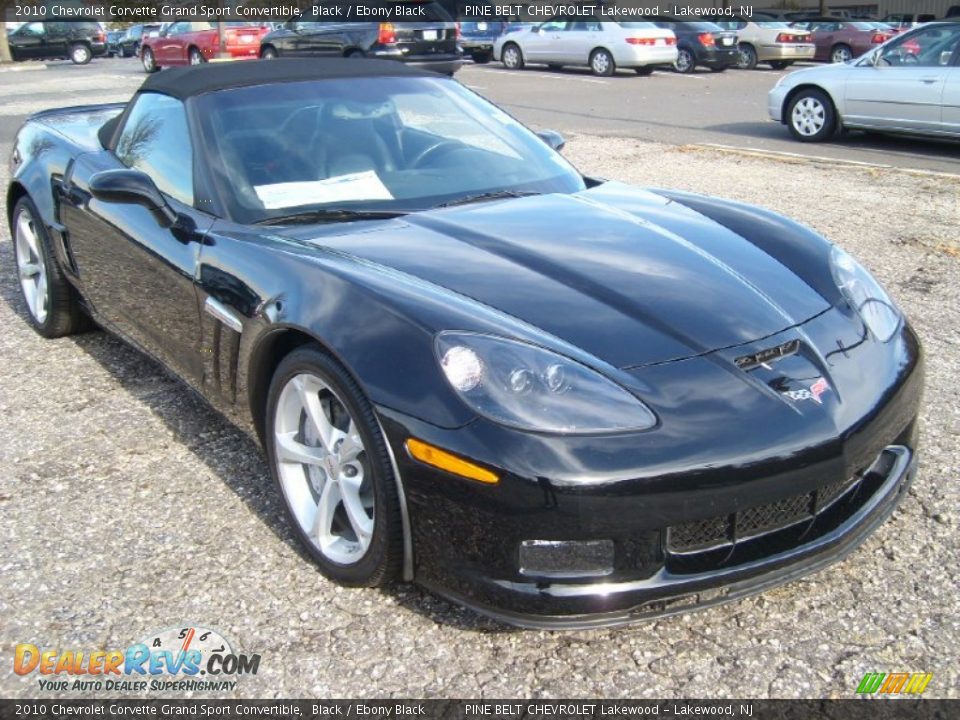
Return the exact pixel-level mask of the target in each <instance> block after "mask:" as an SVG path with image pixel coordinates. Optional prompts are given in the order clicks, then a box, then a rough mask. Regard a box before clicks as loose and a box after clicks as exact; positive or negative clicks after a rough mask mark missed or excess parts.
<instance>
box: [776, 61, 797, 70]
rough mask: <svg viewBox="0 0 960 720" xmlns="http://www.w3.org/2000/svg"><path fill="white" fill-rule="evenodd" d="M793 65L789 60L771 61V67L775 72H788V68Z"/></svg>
mask: <svg viewBox="0 0 960 720" xmlns="http://www.w3.org/2000/svg"><path fill="white" fill-rule="evenodd" d="M791 65H793V63H792V62H790V61H789V60H771V61H770V67H772V68H773V69H774V70H786V69H787V68H788V67H790V66H791Z"/></svg>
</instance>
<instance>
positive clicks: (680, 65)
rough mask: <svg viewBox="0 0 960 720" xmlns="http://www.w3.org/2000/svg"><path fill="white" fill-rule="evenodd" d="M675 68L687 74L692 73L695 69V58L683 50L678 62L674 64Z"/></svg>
mask: <svg viewBox="0 0 960 720" xmlns="http://www.w3.org/2000/svg"><path fill="white" fill-rule="evenodd" d="M674 67H676V68H677V70H678V71H680V72H682V73H685V72H690V70H691V69H692V67H693V56H692V55H691V54H690V51H689V50H681V51H680V53H679V54H678V55H677V61H676V62H675V63H674Z"/></svg>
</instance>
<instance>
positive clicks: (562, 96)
mask: <svg viewBox="0 0 960 720" xmlns="http://www.w3.org/2000/svg"><path fill="white" fill-rule="evenodd" d="M811 66H812V65H811ZM802 67H804V66H803V65H798V66H796V67H794V68H790V69H789V70H783V71H777V70H770V69H766V68H765V66H761V67H760V68H758V69H757V70H752V71H746V72H745V71H739V70H728V71H726V72H724V73H712V72H710V71H708V70H705V69H704V70H698V71H697V72H696V73H694V74H692V75H679V74H677V73H674V72H659V71H658V72H655V73H654V74H653V75H651V76H650V77H637V76H636V75H635V74H634V73H632V72H629V73H627V72H623V73H618V74H617V75H616V76H614V77H610V78H597V77H594V76H593V75H591V74H590V72H589V71H588V70H586V69H574V68H568V69H564V70H560V71H553V70H547V69H546V68H540V69H528V70H523V71H510V70H505V69H504V68H503V67H502V66H501V65H500V64H498V63H491V64H489V65H468V66H466V67H465V68H464V69H463V70H461V71H460V73H459V74H458V75H457V77H458V78H459V79H460V82H462V83H464V84H466V85H467V86H469V87H472V88H475V89H476V90H477V92H479V93H481V94H482V95H485V96H486V97H488V98H490V99H491V100H493V101H494V102H496V103H498V104H500V105H502V106H503V107H505V108H506V109H507V110H509V111H510V112H511V113H512V114H513V115H515V116H516V117H518V118H520V119H521V120H523V121H524V122H526V123H530V124H534V125H537V126H539V127H549V128H554V129H557V130H560V131H562V132H589V133H593V134H596V135H609V136H615V137H632V138H637V139H639V140H648V141H655V142H666V143H674V144H678V145H686V144H715V145H723V146H733V147H738V148H751V149H754V150H759V151H761V152H773V153H796V154H800V155H804V156H820V157H826V158H832V159H842V160H848V161H849V160H853V161H857V162H865V163H873V164H879V165H892V166H895V167H905V168H919V169H926V170H936V171H940V172H947V173H954V174H960V143H956V142H934V141H930V140H917V139H909V140H908V139H903V138H895V137H883V136H876V135H867V134H865V133H860V132H858V133H848V134H845V135H843V136H842V137H840V138H837V139H836V140H835V141H834V142H833V143H829V144H814V145H809V144H804V143H800V142H797V141H796V140H794V139H793V138H792V137H791V136H790V133H789V131H788V130H787V128H786V127H785V126H783V125H779V124H777V123H775V122H773V121H771V120H768V119H767V93H768V92H769V91H770V89H771V88H772V87H773V85H774V83H776V81H777V79H778V78H779V77H781V76H782V75H785V74H788V73H790V72H795V71H796V69H797V68H802Z"/></svg>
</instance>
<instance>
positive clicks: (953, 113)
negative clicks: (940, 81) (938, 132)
mask: <svg viewBox="0 0 960 720" xmlns="http://www.w3.org/2000/svg"><path fill="white" fill-rule="evenodd" d="M954 55H955V56H956V57H955V58H954V63H953V67H951V68H950V69H949V70H948V71H947V79H946V82H945V83H944V85H943V107H942V116H941V117H942V122H941V128H942V130H943V132H947V133H950V134H951V135H957V136H960V49H957V50H954Z"/></svg>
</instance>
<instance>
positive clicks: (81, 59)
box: [68, 43, 93, 65]
mask: <svg viewBox="0 0 960 720" xmlns="http://www.w3.org/2000/svg"><path fill="white" fill-rule="evenodd" d="M68 52H69V54H70V60H71V61H73V64H74V65H86V64H87V63H89V62H90V61H91V60H93V52H91V50H90V47H89V46H88V45H87V44H86V43H73V45H71V46H70V49H69V50H68Z"/></svg>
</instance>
